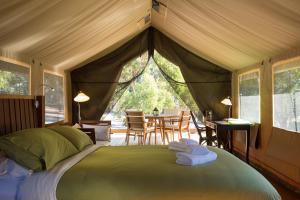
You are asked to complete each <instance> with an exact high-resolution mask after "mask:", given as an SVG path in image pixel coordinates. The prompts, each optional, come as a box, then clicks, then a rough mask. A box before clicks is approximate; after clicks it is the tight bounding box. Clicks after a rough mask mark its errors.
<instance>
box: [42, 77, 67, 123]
mask: <svg viewBox="0 0 300 200" xmlns="http://www.w3.org/2000/svg"><path fill="white" fill-rule="evenodd" d="M44 94H45V106H46V107H45V123H46V124H50V123H54V122H58V121H61V120H63V119H64V89H63V77H62V76H58V75H54V74H51V73H47V72H44Z"/></svg>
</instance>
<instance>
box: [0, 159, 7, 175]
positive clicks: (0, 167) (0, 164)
mask: <svg viewBox="0 0 300 200" xmlns="http://www.w3.org/2000/svg"><path fill="white" fill-rule="evenodd" d="M5 174H7V158H6V157H5V156H4V155H0V176H3V175H5Z"/></svg>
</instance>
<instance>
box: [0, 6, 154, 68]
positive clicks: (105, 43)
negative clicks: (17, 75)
mask: <svg viewBox="0 0 300 200" xmlns="http://www.w3.org/2000/svg"><path fill="white" fill-rule="evenodd" d="M150 8H151V1H150V0H149V1H144V0H139V1H133V0H122V1H117V0H101V1H99V0H87V1H82V0H53V1H52V0H51V1H48V0H31V1H17V0H12V1H1V6H0V30H1V31H0V48H1V55H3V56H5V57H11V58H16V59H19V60H29V61H30V60H31V59H30V58H36V59H39V60H41V62H42V63H43V64H44V65H45V66H47V67H46V68H48V69H52V70H56V71H62V70H64V69H67V68H71V67H74V66H76V65H78V64H80V63H81V62H83V61H85V60H86V59H89V58H90V57H92V56H94V55H96V54H98V53H99V52H101V51H105V50H106V49H107V48H109V47H110V46H112V45H113V44H115V43H117V42H119V41H121V40H123V39H124V38H127V39H128V38H129V37H130V36H132V35H134V34H137V33H139V32H141V31H143V30H144V28H145V27H147V26H149V25H150V22H149V23H148V24H144V20H143V19H144V16H146V15H148V14H150V12H151V10H150Z"/></svg>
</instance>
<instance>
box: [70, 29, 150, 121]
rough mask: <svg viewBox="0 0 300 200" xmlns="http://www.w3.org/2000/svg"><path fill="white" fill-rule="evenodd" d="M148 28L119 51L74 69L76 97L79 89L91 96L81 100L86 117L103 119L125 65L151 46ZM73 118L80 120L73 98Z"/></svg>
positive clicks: (84, 117) (82, 114) (72, 75)
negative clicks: (149, 44)
mask: <svg viewBox="0 0 300 200" xmlns="http://www.w3.org/2000/svg"><path fill="white" fill-rule="evenodd" d="M148 32H149V31H148V30H145V31H144V32H142V33H141V34H139V35H138V36H136V37H135V38H133V39H131V40H130V41H128V42H127V43H125V44H124V45H122V46H121V47H120V48H118V49H116V50H115V51H113V52H111V53H109V54H107V55H105V56H104V57H101V58H99V59H98V60H95V61H93V62H91V63H88V64H86V65H85V66H83V67H80V68H78V69H76V70H74V71H72V72H71V81H72V99H73V98H74V97H75V96H76V95H77V93H78V91H80V90H81V91H82V92H84V93H85V94H86V95H88V96H89V97H90V100H89V101H88V102H85V103H81V117H82V118H83V119H100V117H101V116H102V114H103V113H104V111H105V109H106V107H107V105H108V103H109V101H110V99H111V97H112V95H113V93H114V91H115V89H116V86H117V84H118V80H119V78H120V75H121V72H122V69H123V66H124V65H125V64H126V63H127V62H128V61H130V60H131V59H133V58H135V57H137V56H139V55H141V54H142V53H143V52H145V51H147V50H148V42H149V41H148ZM72 108H73V109H72V110H73V122H76V121H78V115H77V110H78V107H77V104H76V103H75V102H73V107H72Z"/></svg>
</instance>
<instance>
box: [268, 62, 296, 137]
mask: <svg viewBox="0 0 300 200" xmlns="http://www.w3.org/2000/svg"><path fill="white" fill-rule="evenodd" d="M273 91H274V94H273V112H274V113H273V125H274V126H275V127H278V128H283V129H287V130H291V131H296V132H300V60H298V61H297V62H291V63H288V64H283V65H280V66H277V67H274V90H273Z"/></svg>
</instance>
